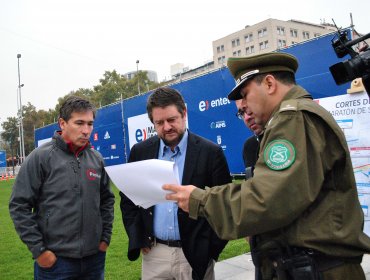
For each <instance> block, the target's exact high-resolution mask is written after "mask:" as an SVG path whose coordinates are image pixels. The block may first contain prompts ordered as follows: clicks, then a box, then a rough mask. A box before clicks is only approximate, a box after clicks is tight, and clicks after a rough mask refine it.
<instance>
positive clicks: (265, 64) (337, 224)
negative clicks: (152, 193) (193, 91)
mask: <svg viewBox="0 0 370 280" xmlns="http://www.w3.org/2000/svg"><path fill="white" fill-rule="evenodd" d="M228 67H229V70H230V72H231V73H232V75H233V76H234V78H235V80H236V86H235V87H234V89H233V90H232V91H231V92H230V94H229V95H228V98H229V99H230V100H238V99H242V101H243V103H245V105H246V106H245V108H246V112H245V113H247V114H250V115H252V116H253V117H254V118H255V121H256V123H257V124H260V125H262V126H263V127H264V136H263V139H262V142H261V148H260V154H259V158H258V161H257V163H256V167H255V170H254V177H253V178H251V179H249V180H247V181H245V182H243V183H242V184H241V185H235V184H227V185H223V186H219V187H214V188H212V189H206V190H201V189H198V188H195V187H194V186H177V185H165V186H164V189H166V190H171V191H173V192H174V193H173V194H169V195H167V199H170V200H176V201H178V204H179V207H181V208H182V209H183V210H185V211H189V216H190V217H192V218H194V219H197V218H198V217H206V219H207V220H208V222H209V223H210V225H211V226H212V228H213V229H214V230H215V231H216V233H217V234H218V235H219V236H220V237H221V238H223V239H236V238H241V237H244V236H248V235H256V236H258V249H259V252H260V254H259V263H258V269H260V271H261V274H262V276H261V279H324V280H327V279H336V280H340V279H365V276H364V272H363V270H362V267H361V265H360V263H361V261H362V256H363V254H364V253H369V252H370V238H369V237H368V236H367V235H365V234H364V233H363V231H362V226H363V222H364V217H363V212H362V209H361V206H360V203H359V200H358V194H357V189H356V183H355V178H354V174H353V168H352V163H351V159H350V154H349V151H348V147H347V144H346V140H345V137H344V135H343V133H342V131H341V129H340V128H339V126H338V125H337V123H336V121H335V120H334V118H333V117H332V116H331V114H330V113H328V112H327V111H326V110H325V109H324V108H322V107H321V106H320V105H318V104H317V103H316V102H314V101H313V100H312V97H311V96H310V94H309V93H307V92H306V91H305V90H304V89H303V88H301V87H300V86H297V85H296V82H295V72H296V70H297V68H298V62H297V59H296V58H295V57H294V56H292V55H289V54H284V53H266V54H260V55H256V56H253V57H237V58H230V59H229V60H228Z"/></svg>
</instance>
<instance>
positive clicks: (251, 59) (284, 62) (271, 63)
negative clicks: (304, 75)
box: [227, 52, 298, 100]
mask: <svg viewBox="0 0 370 280" xmlns="http://www.w3.org/2000/svg"><path fill="white" fill-rule="evenodd" d="M227 66H228V68H229V71H230V72H231V75H233V77H234V79H235V82H236V86H235V87H234V88H233V89H232V90H231V92H230V93H229V94H228V96H227V97H228V98H229V99H230V100H237V99H241V98H242V96H241V95H240V90H241V87H242V85H243V84H244V83H245V82H246V81H248V80H249V79H251V78H252V77H254V76H256V75H258V74H263V73H271V72H281V71H288V72H292V73H295V72H296V71H297V68H298V61H297V59H296V58H295V57H294V56H293V55H290V54H287V53H278V52H271V53H264V54H258V55H254V56H247V57H231V58H229V59H228V60H227Z"/></svg>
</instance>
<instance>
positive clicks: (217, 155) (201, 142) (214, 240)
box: [120, 132, 231, 279]
mask: <svg viewBox="0 0 370 280" xmlns="http://www.w3.org/2000/svg"><path fill="white" fill-rule="evenodd" d="M159 143H160V139H159V138H158V137H157V136H154V137H152V138H149V139H147V140H146V141H144V142H140V143H137V144H135V145H134V146H133V147H132V149H131V152H130V157H129V162H134V161H139V160H146V159H155V158H158V152H159V151H158V150H159ZM138 180H140V178H138ZM230 181H231V178H230V171H229V168H228V165H227V162H226V158H225V156H224V153H223V151H222V149H221V148H220V147H219V146H218V145H216V144H214V143H212V142H210V141H208V140H206V139H204V138H202V137H200V136H197V135H195V134H193V133H190V132H189V137H188V144H187V151H186V158H185V165H184V173H183V178H182V184H183V185H195V186H197V187H199V188H204V187H205V186H208V187H212V186H216V185H222V184H226V183H229V182H230ZM120 195H121V204H120V206H121V211H122V219H123V223H124V226H125V229H126V232H127V235H128V237H129V246H128V253H127V255H128V258H129V260H132V261H133V260H136V259H137V258H138V257H139V255H140V249H141V248H144V247H151V246H152V244H153V239H154V236H153V207H150V208H148V209H144V208H141V207H137V206H135V205H134V204H133V203H132V201H131V200H130V199H128V198H127V197H126V196H125V195H124V194H123V193H120ZM177 216H178V221H179V230H180V236H181V243H182V249H183V252H184V255H185V257H186V258H187V260H188V262H189V264H190V265H191V267H192V269H193V279H203V277H204V274H205V272H206V269H207V267H208V264H209V261H210V260H211V259H214V260H217V258H218V256H219V254H220V253H221V251H222V250H223V248H224V247H225V245H226V243H227V241H225V240H221V239H219V238H218V237H217V235H216V233H215V232H214V231H213V230H212V229H211V227H210V226H209V224H208V222H207V221H206V219H204V218H198V220H193V219H190V218H189V216H188V213H186V212H184V211H182V210H181V209H179V210H178V213H177Z"/></svg>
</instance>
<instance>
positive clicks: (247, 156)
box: [243, 135, 259, 167]
mask: <svg viewBox="0 0 370 280" xmlns="http://www.w3.org/2000/svg"><path fill="white" fill-rule="evenodd" d="M258 152H259V141H258V140H257V137H256V136H255V135H252V136H251V137H249V138H248V139H247V140H245V142H244V146H243V160H244V165H245V167H254V166H255V165H256V162H257V159H258Z"/></svg>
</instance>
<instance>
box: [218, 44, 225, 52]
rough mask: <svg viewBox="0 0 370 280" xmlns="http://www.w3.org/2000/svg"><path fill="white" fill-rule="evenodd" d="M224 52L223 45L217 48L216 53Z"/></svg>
mask: <svg viewBox="0 0 370 280" xmlns="http://www.w3.org/2000/svg"><path fill="white" fill-rule="evenodd" d="M224 50H225V48H224V45H221V46H218V47H217V53H220V52H223V51H224Z"/></svg>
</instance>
